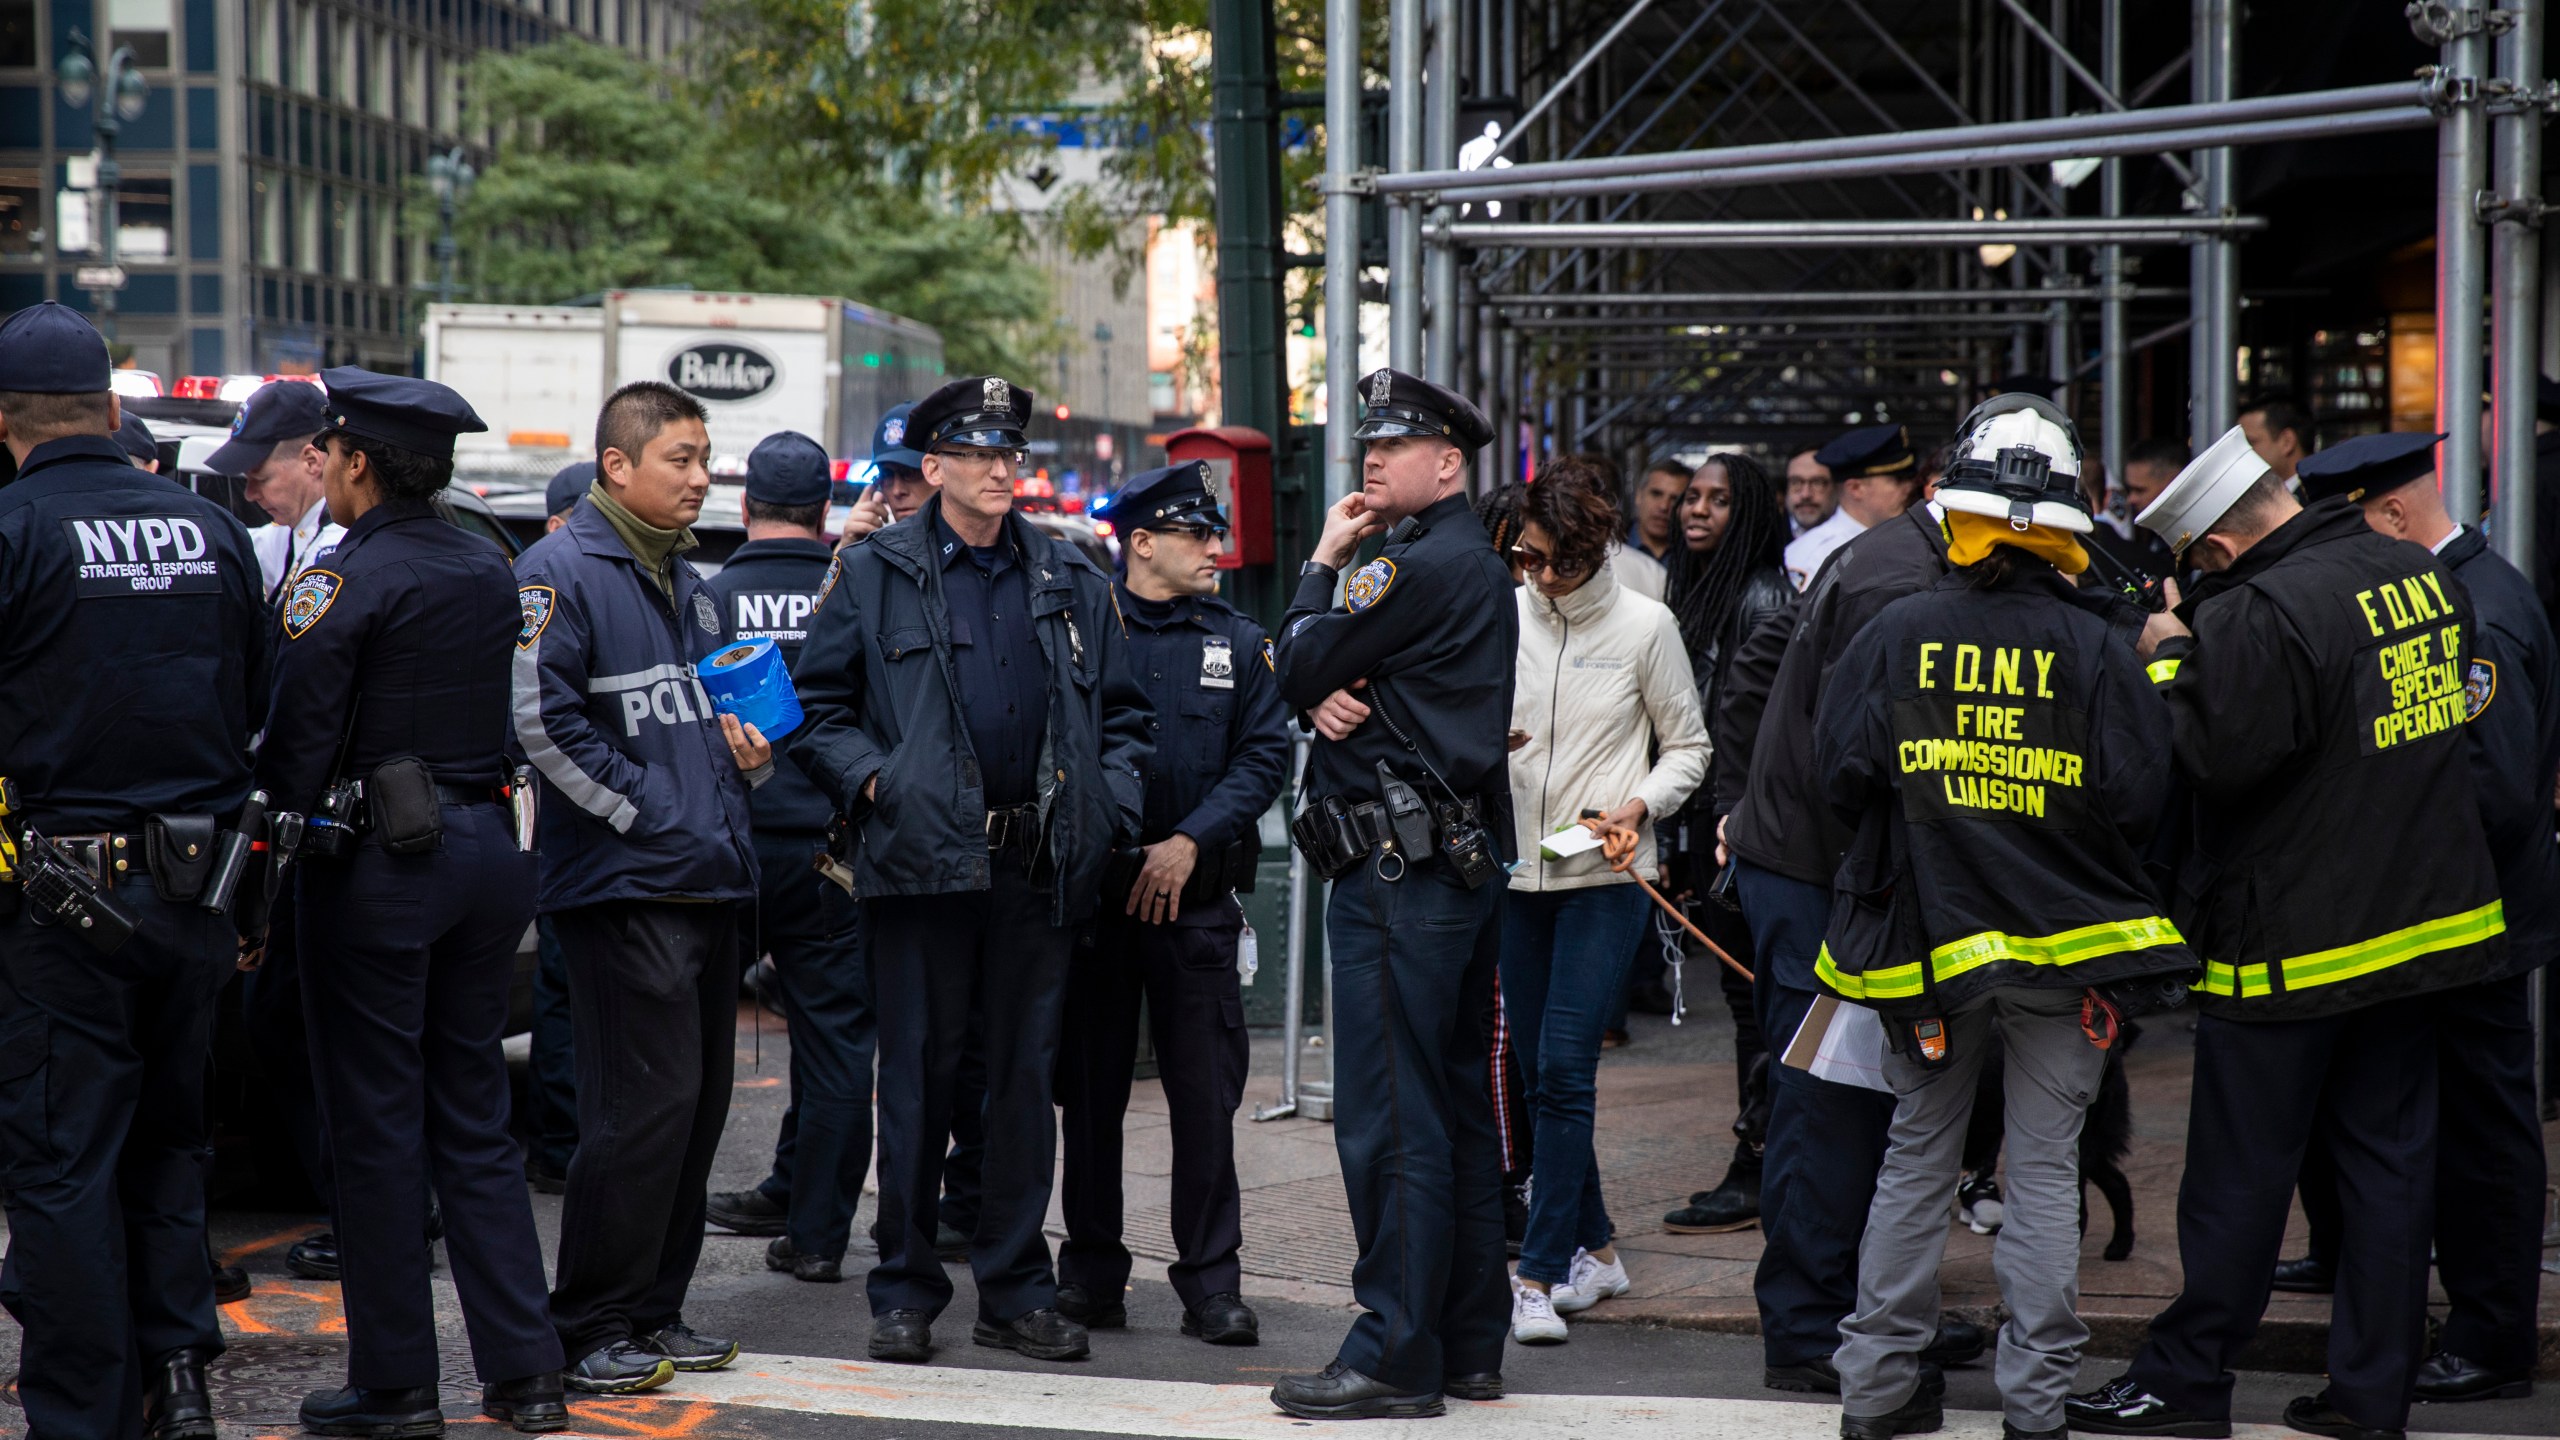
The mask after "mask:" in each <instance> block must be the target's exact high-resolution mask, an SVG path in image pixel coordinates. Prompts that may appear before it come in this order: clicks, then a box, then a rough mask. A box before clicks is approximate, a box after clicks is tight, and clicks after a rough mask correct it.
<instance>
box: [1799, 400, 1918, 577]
mask: <svg viewBox="0 0 2560 1440" xmlns="http://www.w3.org/2000/svg"><path fill="white" fill-rule="evenodd" d="M1813 458H1814V461H1815V462H1816V463H1817V464H1819V465H1821V466H1822V467H1823V468H1824V469H1826V470H1829V471H1830V472H1831V479H1832V484H1833V485H1835V486H1836V487H1838V493H1839V497H1840V508H1838V509H1837V510H1834V511H1832V512H1831V518H1830V519H1828V520H1825V521H1823V522H1822V523H1821V524H1819V525H1816V526H1814V527H1813V528H1812V529H1810V530H1807V531H1806V532H1804V533H1803V534H1801V535H1799V536H1797V537H1796V538H1794V539H1793V540H1790V541H1788V542H1787V553H1786V556H1785V563H1786V567H1787V578H1788V579H1790V580H1793V581H1794V582H1796V588H1797V589H1798V590H1802V589H1803V588H1805V587H1806V586H1807V585H1810V584H1812V583H1813V575H1814V572H1815V571H1817V570H1820V569H1821V568H1822V562H1823V561H1825V560H1828V559H1830V558H1831V552H1832V551H1834V550H1837V549H1839V548H1840V547H1841V546H1842V545H1845V544H1847V543H1848V542H1849V540H1850V539H1851V537H1853V536H1856V535H1858V534H1860V533H1862V532H1864V531H1868V530H1872V529H1874V528H1875V527H1876V526H1878V525H1881V524H1883V523H1884V522H1885V521H1887V520H1890V519H1892V518H1893V517H1894V516H1896V515H1899V514H1901V513H1902V512H1903V511H1905V510H1907V509H1909V508H1911V502H1912V500H1913V499H1914V498H1916V497H1915V486H1914V484H1913V482H1914V481H1915V480H1916V479H1917V477H1918V473H1919V465H1920V461H1919V457H1918V456H1917V455H1915V454H1914V453H1913V452H1912V449H1911V433H1910V431H1909V430H1908V429H1907V428H1905V427H1904V426H1901V425H1869V426H1865V427H1864V428H1861V429H1857V430H1852V431H1850V432H1849V433H1848V434H1846V435H1843V436H1841V437H1840V438H1839V439H1837V440H1834V441H1832V442H1831V443H1830V444H1828V445H1825V446H1823V447H1822V448H1821V449H1820V450H1819V451H1816V452H1815V454H1814V457H1813Z"/></svg>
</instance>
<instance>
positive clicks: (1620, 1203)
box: [1053, 992, 2560, 1376]
mask: <svg viewBox="0 0 2560 1440" xmlns="http://www.w3.org/2000/svg"><path fill="white" fill-rule="evenodd" d="M1706 999H1707V1005H1706V1006H1703V1007H1701V1008H1700V1009H1699V1010H1697V1011H1693V1012H1692V1013H1691V1015H1690V1017H1689V1019H1688V1021H1687V1023H1685V1024H1683V1025H1681V1026H1679V1027H1676V1028H1675V1027H1673V1026H1672V1025H1671V1024H1670V1023H1669V1022H1668V1021H1667V1020H1665V1019H1662V1018H1659V1017H1655V1016H1648V1015H1638V1016H1635V1017H1634V1018H1633V1026H1634V1035H1635V1043H1634V1044H1633V1045H1631V1046H1630V1047H1628V1048H1627V1049H1624V1050H1617V1051H1611V1052H1608V1053H1607V1054H1605V1055H1604V1056H1603V1057H1602V1063H1601V1067H1600V1081H1599V1088H1600V1124H1599V1132H1598V1135H1597V1140H1596V1144H1597V1149H1598V1152H1599V1157H1600V1164H1601V1170H1602V1178H1603V1183H1604V1186H1605V1188H1606V1193H1607V1197H1608V1202H1609V1210H1610V1214H1611V1216H1612V1217H1613V1219H1614V1220H1615V1222H1616V1225H1617V1232H1618V1236H1619V1248H1620V1251H1621V1252H1622V1254H1623V1256H1624V1257H1625V1261H1626V1265H1627V1270H1628V1273H1629V1275H1630V1276H1631V1277H1632V1278H1633V1280H1634V1282H1635V1289H1634V1291H1633V1292H1632V1293H1630V1294H1628V1295H1627V1296H1625V1297H1624V1298H1621V1299H1617V1300H1613V1301H1609V1302H1607V1303H1604V1304H1602V1305H1600V1306H1598V1307H1597V1308H1595V1309H1593V1310H1591V1311H1589V1312H1586V1313H1585V1314H1583V1315H1581V1316H1578V1317H1576V1322H1577V1323H1585V1322H1615V1323H1622V1324H1645V1325H1665V1326H1677V1327H1682V1328H1689V1329H1700V1330H1712V1331H1724V1332H1729V1333H1738V1334H1756V1333H1758V1329H1759V1318H1758V1312H1757V1310H1756V1308H1755V1307H1754V1305H1753V1302H1752V1298H1751V1294H1752V1291H1751V1284H1752V1273H1753V1271H1754V1269H1755V1267H1756V1266H1757V1265H1758V1263H1759V1257H1760V1244H1761V1236H1760V1231H1759V1230H1758V1228H1757V1227H1754V1228H1752V1229H1749V1230H1741V1231H1736V1232H1733V1233H1730V1234H1725V1235H1671V1234H1666V1233H1664V1232H1663V1230H1662V1227H1661V1217H1662V1216H1663V1215H1664V1214H1665V1213H1666V1212H1668V1211H1671V1210H1674V1209H1677V1208H1679V1207H1680V1206H1681V1205H1683V1204H1685V1203H1686V1202H1687V1199H1688V1196H1689V1194H1690V1192H1691V1191H1694V1190H1700V1189H1705V1188H1707V1187H1709V1186H1712V1185H1714V1184H1715V1183H1716V1182H1717V1181H1718V1180H1719V1179H1721V1178H1722V1177H1723V1174H1724V1169H1725V1164H1726V1162H1727V1161H1728V1160H1729V1159H1730V1158H1731V1156H1732V1153H1733V1137H1732V1133H1731V1130H1730V1128H1729V1127H1730V1125H1731V1124H1732V1120H1733V1115H1734V1076H1733V1064H1732V1060H1731V1055H1732V1029H1731V1024H1730V1021H1729V1020H1728V1019H1727V1018H1726V1016H1725V1014H1724V1013H1723V1006H1722V1003H1721V1000H1720V998H1718V997H1716V996H1715V995H1714V994H1713V992H1709V994H1708V995H1707V997H1706ZM2192 1024H2193V1020H2192V1017H2189V1016H2169V1017H2163V1018H2161V1019H2157V1020H2153V1021H2149V1022H2146V1023H2145V1026H2144V1031H2143V1035H2142V1038H2141V1042H2140V1043H2139V1044H2138V1045H2137V1046H2136V1047H2135V1048H2134V1050H2133V1051H2132V1053H2131V1054H2130V1055H2128V1056H2127V1058H2126V1067H2127V1078H2128V1079H2129V1080H2130V1081H2131V1083H2132V1087H2133V1116H2134V1140H2133V1150H2132V1154H2131V1156H2130V1157H2129V1158H2128V1159H2127V1161H2126V1164H2125V1172H2126V1174H2127V1175H2128V1176H2129V1177H2130V1178H2131V1180H2132V1182H2133V1191H2134V1222H2133V1223H2134V1235H2135V1241H2134V1250H2133V1254H2132V1255H2131V1256H2130V1257H2129V1258H2127V1259H2125V1260H2122V1261H2113V1262H2111V1261H2108V1260H2105V1259H2103V1258H2101V1256H2100V1253H2099V1252H2100V1250H2101V1248H2102V1247H2103V1245H2104V1243H2105V1238H2106V1233H2107V1228H2108V1219H2107V1213H2108V1212H2107V1210H2106V1202H2105V1201H2104V1200H2103V1199H2102V1198H2101V1197H2100V1196H2099V1195H2098V1194H2097V1192H2096V1191H2095V1190H2091V1191H2090V1192H2089V1204H2090V1206H2091V1207H2092V1210H2093V1214H2092V1216H2091V1221H2090V1234H2089V1236H2088V1239H2087V1241H2086V1243H2085V1244H2084V1246H2083V1248H2082V1252H2081V1263H2080V1285H2081V1307H2080V1308H2081V1312H2082V1314H2083V1315H2084V1316H2086V1317H2087V1319H2088V1322H2089V1326H2090V1330H2091V1332H2092V1341H2091V1346H2090V1349H2091V1353H2093V1354H2097V1355H2114V1356H2125V1355H2130V1354H2132V1353H2133V1350H2134V1348H2135V1347H2136V1346H2138V1345H2139V1344H2140V1343H2141V1339H2142V1332H2143V1327H2144V1326H2145V1325H2146V1324H2147V1323H2148V1322H2149V1321H2150V1319H2151V1317H2152V1316H2153V1315H2155V1314H2157V1313H2159V1311H2160V1310H2162V1309H2163V1308H2165V1307H2166V1306H2167V1304H2168V1302H2169V1301H2170V1299H2171V1298H2172V1297H2174V1296H2175V1295H2176V1294H2177V1292H2178V1288H2179V1267H2178V1252H2177V1224H2176V1217H2177V1187H2178V1177H2179V1173H2180V1166H2181V1158H2182V1155H2183V1152H2184V1149H2185V1144H2186V1123H2187V1094H2188V1084H2189V1078H2190V1074H2191V1072H2192V1068H2193V1032H2192V1030H2191V1028H2190V1027H2191V1026H2192ZM1279 1058H1280V1057H1279V1043H1278V1042H1277V1041H1276V1040H1271V1039H1266V1040H1262V1041H1259V1042H1257V1044H1256V1046H1255V1055H1254V1079H1253V1082H1252V1084H1251V1086H1250V1087H1249V1088H1248V1091H1247V1095H1246V1100H1245V1113H1244V1114H1241V1115H1239V1116H1238V1117H1237V1120H1236V1131H1237V1137H1236V1138H1237V1166H1238V1171H1239V1178H1240V1179H1241V1181H1242V1183H1243V1186H1244V1214H1245V1227H1244V1230H1245V1247H1244V1266H1245V1271H1246V1275H1247V1288H1248V1289H1249V1290H1250V1291H1252V1292H1254V1293H1257V1294H1267V1295H1273V1296H1285V1297H1288V1298H1292V1299H1301V1300H1333V1301H1336V1302H1338V1303H1343V1304H1348V1303H1349V1300H1350V1290H1349V1287H1350V1283H1351V1264H1352V1259H1353V1255H1354V1245H1353V1242H1352V1236H1351V1221H1350V1216H1349V1214H1348V1212H1347V1211H1346V1209H1345V1208H1344V1204H1343V1192H1342V1182H1341V1177H1340V1167H1339V1165H1338V1163H1337V1162H1336V1160H1335V1156H1334V1149H1333V1137H1332V1135H1331V1133H1330V1127H1328V1126H1326V1125H1323V1124H1320V1123H1317V1122H1313V1121H1307V1120H1296V1119H1292V1120H1281V1121H1274V1122H1271V1123H1268V1124H1256V1123H1255V1122H1254V1121H1253V1120H1252V1119H1251V1118H1250V1117H1251V1112H1252V1111H1253V1109H1254V1108H1255V1107H1257V1106H1259V1105H1262V1104H1265V1103H1267V1102H1269V1101H1270V1100H1272V1099H1273V1098H1275V1097H1276V1096H1277V1095H1278V1093H1279V1082H1278V1075H1279V1068H1280V1067H1279ZM1320 1064H1321V1052H1320V1051H1311V1052H1310V1061H1309V1071H1308V1073H1309V1074H1311V1075H1312V1074H1316V1073H1319V1071H1318V1070H1317V1068H1316V1067H1317V1066H1319V1065H1320ZM1131 1111H1132V1113H1131V1115H1130V1117H1129V1145H1128V1156H1127V1162H1126V1163H1127V1167H1128V1172H1129V1174H1128V1185H1129V1223H1128V1243H1129V1245H1130V1248H1131V1249H1132V1250H1133V1251H1136V1252H1137V1253H1139V1254H1141V1255H1144V1256H1148V1257H1151V1258H1155V1259H1170V1258H1171V1252H1170V1249H1169V1248H1168V1246H1167V1244H1166V1240H1165V1238H1164V1237H1165V1236H1166V1234H1167V1233H1168V1226H1167V1221H1166V1214H1165V1208H1164V1207H1165V1200H1166V1193H1165V1186H1166V1179H1167V1176H1168V1174H1169V1169H1170V1161H1171V1153H1170V1149H1169V1147H1168V1143H1167V1133H1166V1130H1165V1118H1164V1100H1163V1093H1162V1091H1161V1090H1160V1089H1159V1088H1158V1087H1156V1086H1154V1085H1151V1084H1146V1083H1141V1084H1140V1086H1139V1087H1138V1090H1137V1093H1136V1095H1135V1096H1134V1097H1133V1101H1132V1106H1131ZM1053 1228H1054V1226H1053ZM1948 1229H1949V1235H1948V1243H1947V1258H1946V1263H1945V1269H1944V1272H1943V1275H1944V1282H1943V1283H1944V1285H1945V1303H1946V1305H1947V1307H1948V1308H1949V1309H1950V1310H1952V1311H1954V1312H1956V1313H1958V1314H1960V1315H1964V1316H1966V1317H1967V1318H1970V1319H1974V1320H1979V1321H1990V1320H1993V1319H1995V1317H1996V1315H1997V1312H1998V1306H1999V1301H2000V1296H1999V1288H1998V1286H1997V1284H1996V1282H1995V1281H1994V1280H1993V1278H1992V1272H1991V1246H1992V1241H1991V1238H1990V1237H1987V1236H1980V1235H1975V1234H1973V1233H1972V1232H1971V1231H1970V1230H1967V1229H1966V1228H1964V1227H1963V1226H1962V1225H1959V1224H1956V1223H1955V1221H1954V1217H1953V1215H1952V1213H1951V1214H1950V1216H1949V1224H1948ZM2304 1234H2305V1231H2304V1226H2303V1221H2302V1216H2301V1213H2300V1210H2299V1208H2298V1207H2297V1209H2296V1211H2295V1214H2294V1218H2293V1223H2292V1226H2291V1228H2290V1230H2289V1232H2288V1235H2287V1238H2286V1244H2285V1251H2284V1253H2285V1254H2287V1255H2299V1254H2301V1253H2302V1252H2303V1250H2304V1247H2305V1241H2304ZM1141 1273H1142V1274H1144V1273H1148V1267H1146V1266H1145V1265H1144V1264H1143V1263H1142V1265H1141ZM2543 1293H2544V1299H2543V1350H2542V1354H2543V1361H2542V1367H2541V1369H2542V1373H2543V1374H2545V1375H2546V1376H2549V1375H2560V1288H2555V1287H2554V1286H2552V1285H2550V1284H2548V1283H2546V1285H2545V1288H2544V1292H2543ZM2437 1301H2438V1304H2437V1313H2438V1314H2439V1315H2440V1314H2441V1313H2442V1295H2441V1293H2439V1295H2438V1296H2437ZM2328 1317H2329V1301H2328V1298H2327V1297H2326V1296H2317V1295H2285V1294H2278V1295H2276V1296H2274V1298H2273V1299H2272V1300H2271V1301H2270V1303H2269V1305H2268V1309H2267V1319H2266V1323H2265V1326H2264V1328H2262V1329H2261V1331H2260V1332H2259V1336H2258V1339H2257V1341H2256V1342H2255V1344H2254V1346H2253V1348H2252V1349H2251V1351H2250V1352H2249V1355H2248V1361H2247V1363H2248V1364H2249V1365H2250V1366H2251V1367H2252V1368H2258V1369H2270V1370H2291V1371H2298V1372H2303V1373H2318V1372H2319V1371H2320V1370H2321V1369H2322V1356H2323V1352H2324V1350H2325V1347H2326V1345H2327V1337H2328Z"/></svg>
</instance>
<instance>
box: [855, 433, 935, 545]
mask: <svg viewBox="0 0 2560 1440" xmlns="http://www.w3.org/2000/svg"><path fill="white" fill-rule="evenodd" d="M915 408H916V407H915V403H914V402H913V401H909V402H908V403H906V404H903V405H892V406H890V407H889V408H888V409H886V410H883V411H881V412H880V423H879V424H878V425H877V426H875V427H873V429H872V431H871V484H870V486H869V487H868V488H866V489H865V490H864V491H863V492H862V498H861V499H859V500H856V501H855V502H854V503H853V513H852V514H851V515H849V516H848V517H846V520H845V527H844V535H843V538H842V539H840V540H839V541H838V542H837V543H838V544H839V545H850V544H852V543H853V542H854V541H856V540H859V539H861V538H863V537H864V536H866V535H869V534H870V533H871V532H872V531H874V530H878V529H880V528H882V527H883V526H886V525H890V524H893V523H895V522H897V521H900V520H904V519H906V518H907V517H908V516H910V515H913V514H914V513H916V512H917V511H918V510H921V509H923V508H924V502H925V501H927V500H930V499H932V498H933V485H932V483H931V482H929V481H927V480H926V479H925V478H924V454H923V452H921V451H919V450H917V449H916V448H915V447H913V446H911V445H909V444H908V443H907V417H908V416H909V415H910V414H912V413H914V411H915Z"/></svg>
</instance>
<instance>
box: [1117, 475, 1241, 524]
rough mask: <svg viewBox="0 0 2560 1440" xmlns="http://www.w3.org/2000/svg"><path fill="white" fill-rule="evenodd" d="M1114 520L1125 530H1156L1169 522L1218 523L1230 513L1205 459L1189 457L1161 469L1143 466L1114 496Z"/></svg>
mask: <svg viewBox="0 0 2560 1440" xmlns="http://www.w3.org/2000/svg"><path fill="white" fill-rule="evenodd" d="M1109 514H1110V516H1111V523H1112V524H1114V525H1116V526H1118V527H1120V528H1121V529H1122V530H1157V529H1162V528H1164V527H1165V526H1168V525H1215V526H1219V527H1221V528H1224V527H1225V525H1226V523H1227V517H1226V515H1225V513H1224V512H1222V511H1221V510H1220V509H1219V508H1218V491H1217V486H1216V485H1215V483H1213V482H1212V480H1211V479H1210V475H1209V462H1208V461H1206V460H1186V461H1184V462H1182V463H1181V464H1179V465H1168V466H1166V467H1164V468H1163V469H1161V470H1142V471H1140V472H1138V473H1137V474H1136V475H1133V476H1131V477H1130V478H1129V483H1128V484H1126V485H1123V486H1121V487H1120V493H1119V494H1117V495H1114V496H1112V497H1111V508H1110V511H1109Z"/></svg>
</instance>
